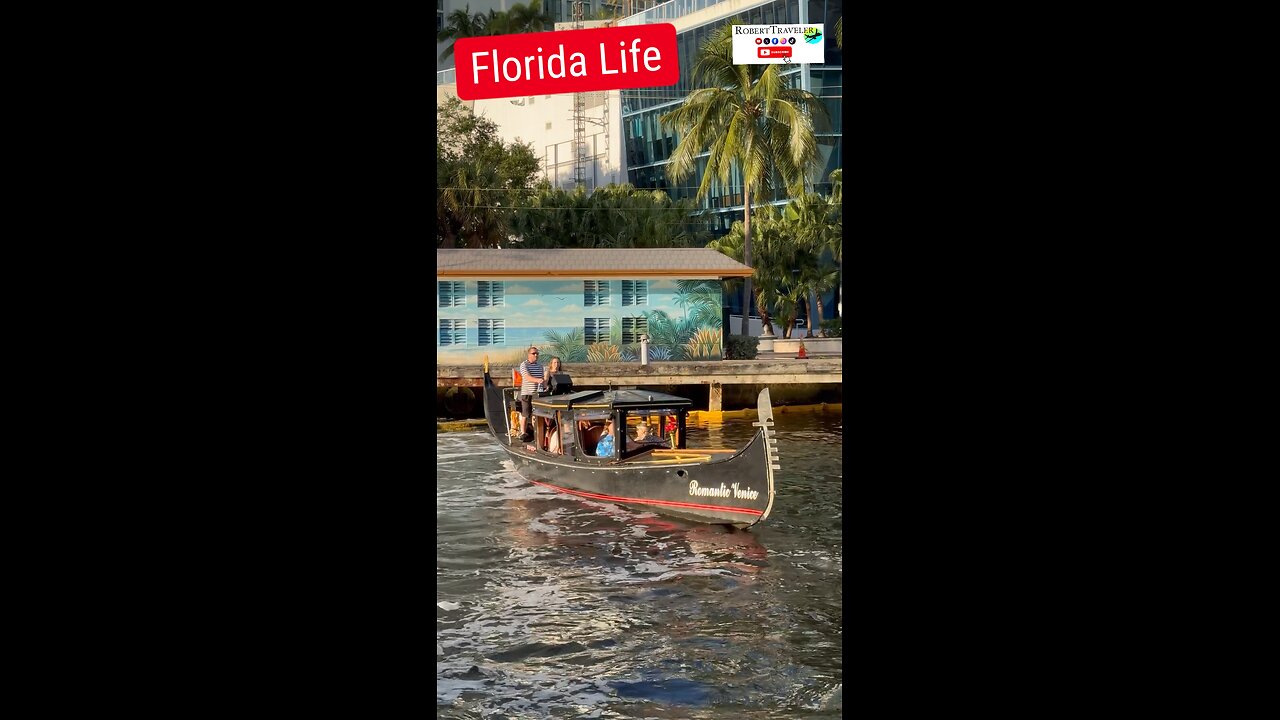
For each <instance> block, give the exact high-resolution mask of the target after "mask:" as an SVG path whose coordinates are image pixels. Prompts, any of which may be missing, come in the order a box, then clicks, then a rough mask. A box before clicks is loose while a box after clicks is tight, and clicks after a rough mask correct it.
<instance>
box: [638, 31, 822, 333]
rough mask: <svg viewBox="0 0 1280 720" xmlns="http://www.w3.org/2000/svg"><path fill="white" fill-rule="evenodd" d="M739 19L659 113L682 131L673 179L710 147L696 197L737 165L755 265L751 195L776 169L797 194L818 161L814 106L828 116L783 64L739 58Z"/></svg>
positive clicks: (747, 260) (746, 252)
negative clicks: (735, 50)
mask: <svg viewBox="0 0 1280 720" xmlns="http://www.w3.org/2000/svg"><path fill="white" fill-rule="evenodd" d="M739 24H743V21H742V20H741V19H740V18H739V19H735V20H733V21H732V22H731V23H728V24H725V25H722V26H721V27H720V28H718V29H717V30H715V31H714V32H713V33H712V34H711V36H710V37H708V38H707V40H706V41H705V42H704V43H703V45H702V48H701V49H700V51H699V54H698V59H697V61H696V62H695V63H694V67H693V82H694V84H695V85H698V86H700V89H698V90H694V91H693V92H692V93H690V94H689V96H688V98H686V99H685V101H684V104H682V105H681V106H680V107H678V108H676V109H675V110H673V111H671V112H669V113H667V114H665V115H663V116H662V117H661V118H660V121H661V122H662V124H663V125H664V126H667V127H669V128H675V129H676V130H677V132H678V133H679V136H680V141H679V144H678V145H676V149H675V152H673V153H672V154H671V162H670V163H668V164H667V174H668V176H669V177H670V178H671V179H672V180H673V181H676V182H679V181H681V180H683V179H685V178H686V177H688V176H689V175H691V174H693V172H694V171H695V169H696V168H697V163H698V159H699V156H700V155H701V154H702V153H704V152H707V151H709V152H710V154H709V155H708V156H707V167H706V171H705V173H704V174H703V176H702V182H701V183H700V184H699V186H698V194H697V197H698V199H702V198H704V197H706V195H707V193H708V191H709V190H710V189H711V187H712V186H713V183H716V182H718V183H719V184H720V185H721V186H724V187H728V186H729V185H730V177H731V171H732V170H733V169H734V168H737V170H738V172H739V173H740V175H741V177H742V181H743V182H742V191H743V205H744V207H743V213H742V224H743V254H742V262H743V263H744V264H746V265H749V266H752V267H754V265H752V247H751V243H752V236H751V198H752V195H753V194H759V193H769V192H770V191H771V190H772V184H773V175H774V173H776V174H777V175H778V177H779V178H780V179H781V181H782V182H783V183H784V184H785V186H786V187H787V189H788V191H789V192H791V193H792V194H794V195H799V194H800V193H801V192H803V191H804V186H805V180H806V179H807V177H808V174H809V172H810V171H811V170H812V169H813V168H814V167H815V166H816V165H817V163H818V143H817V140H816V139H815V137H814V125H813V120H812V118H813V115H814V113H817V114H819V115H820V116H821V117H823V118H825V117H826V108H824V107H823V105H822V102H821V100H819V99H818V98H817V96H815V95H814V94H813V93H810V92H806V91H804V90H800V89H797V88H792V87H789V86H788V85H787V80H786V79H785V78H783V76H782V71H783V69H784V67H783V66H782V65H734V64H733V57H732V52H731V51H732V41H733V26H734V25H739ZM751 281H752V278H747V279H746V281H745V283H744V284H743V285H744V287H743V313H742V334H743V335H746V334H747V332H748V326H749V322H750V319H749V315H750V313H749V312H748V309H749V307H750V304H749V303H748V302H747V298H749V297H751Z"/></svg>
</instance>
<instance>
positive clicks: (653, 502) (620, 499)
mask: <svg viewBox="0 0 1280 720" xmlns="http://www.w3.org/2000/svg"><path fill="white" fill-rule="evenodd" d="M529 482H531V483H533V484H534V485H541V486H542V487H547V488H551V489H552V490H555V491H557V492H562V493H568V494H570V495H579V496H581V497H585V498H591V499H592V500H611V501H613V502H627V503H644V504H646V505H671V506H673V507H686V508H694V509H697V510H723V511H725V512H735V513H743V514H745V515H763V514H764V511H763V510H752V509H750V508H735V507H725V506H723V505H702V504H700V503H687V502H679V501H676V500H651V499H649V498H627V497H617V496H616V495H601V494H600V493H590V492H584V491H582V490H570V489H568V488H562V487H560V486H559V485H552V484H550V483H544V482H538V481H537V480H530V481H529Z"/></svg>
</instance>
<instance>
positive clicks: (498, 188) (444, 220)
mask: <svg viewBox="0 0 1280 720" xmlns="http://www.w3.org/2000/svg"><path fill="white" fill-rule="evenodd" d="M436 126H437V136H438V141H437V143H436V247H446V248H451V247H455V246H456V245H457V244H458V242H459V241H461V242H462V243H463V244H464V245H465V246H466V247H490V246H493V245H495V244H497V243H500V242H502V241H503V240H505V239H506V237H507V235H508V228H509V221H510V215H511V207H512V206H513V205H514V204H515V202H516V200H517V199H518V198H520V197H521V196H522V195H525V194H527V193H528V192H529V190H530V187H531V185H532V183H533V178H534V176H535V175H536V174H537V172H538V169H539V168H540V167H541V162H540V161H539V160H538V157H537V156H536V155H535V154H534V152H533V148H532V147H530V146H528V145H525V144H522V143H520V141H519V140H518V139H517V140H516V141H515V142H513V143H506V142H503V141H502V139H501V138H500V137H499V136H498V126H497V124H496V123H494V122H493V121H492V120H489V119H488V118H484V117H477V116H476V115H475V114H474V113H473V112H472V111H471V109H470V108H468V107H467V106H466V105H465V104H463V103H462V102H461V101H459V100H458V99H457V98H449V99H448V100H447V101H446V102H445V103H444V104H442V105H439V106H437V108H436Z"/></svg>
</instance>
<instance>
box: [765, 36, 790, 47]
mask: <svg viewBox="0 0 1280 720" xmlns="http://www.w3.org/2000/svg"><path fill="white" fill-rule="evenodd" d="M756 44H757V45H795V44H796V39H795V38H793V37H791V38H787V39H786V40H782V39H779V38H756Z"/></svg>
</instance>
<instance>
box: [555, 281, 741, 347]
mask: <svg viewBox="0 0 1280 720" xmlns="http://www.w3.org/2000/svg"><path fill="white" fill-rule="evenodd" d="M615 284H616V283H615ZM722 293H723V290H722V285H721V283H720V281H719V280H655V281H651V282H649V284H648V286H647V297H646V299H645V302H647V303H650V305H649V306H648V307H645V306H642V305H630V306H625V307H618V305H619V304H621V303H622V302H623V300H622V299H621V293H620V292H619V294H618V295H615V296H613V301H614V303H613V305H612V308H614V309H616V312H611V313H610V317H609V324H608V329H609V331H608V339H607V340H605V339H604V338H603V337H601V338H600V339H599V341H598V342H594V343H590V344H588V343H587V339H586V337H585V334H584V333H583V331H581V330H579V329H577V328H573V329H570V330H567V331H562V330H547V331H546V332H545V335H544V342H545V343H546V345H547V347H548V349H549V350H550V352H551V353H552V354H553V355H555V356H558V357H560V358H561V360H562V361H563V362H591V363H601V362H636V361H638V360H639V359H640V342H639V340H638V337H639V335H640V334H641V333H644V334H647V335H648V336H649V359H650V360H655V361H656V360H719V359H721V357H722V355H723V352H722V347H723V344H724V343H723V340H724V335H723V331H722V325H723V316H722V315H721V305H722V300H723V298H722ZM583 312H584V313H590V312H591V311H590V309H589V308H588V309H584V310H583ZM602 314H603V313H602ZM624 324H625V325H626V328H627V332H626V333H625V335H626V336H625V337H624V327H623V326H624ZM624 340H626V341H627V342H624Z"/></svg>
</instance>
